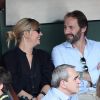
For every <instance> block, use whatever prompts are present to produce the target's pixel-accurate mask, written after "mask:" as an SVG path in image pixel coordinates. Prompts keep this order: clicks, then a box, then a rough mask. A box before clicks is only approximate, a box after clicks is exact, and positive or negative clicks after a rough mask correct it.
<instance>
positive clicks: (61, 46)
mask: <svg viewBox="0 0 100 100" xmlns="http://www.w3.org/2000/svg"><path fill="white" fill-rule="evenodd" d="M68 44H69V43H68V42H67V41H65V42H63V43H61V44H59V45H56V46H55V47H54V48H53V49H55V48H57V49H59V48H65V47H67V45H68Z"/></svg>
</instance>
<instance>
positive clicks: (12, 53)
mask: <svg viewBox="0 0 100 100" xmlns="http://www.w3.org/2000/svg"><path fill="white" fill-rule="evenodd" d="M16 52H17V48H16V47H15V48H12V49H9V50H8V51H6V52H5V53H4V54H3V57H9V56H10V57H11V56H15V55H16Z"/></svg>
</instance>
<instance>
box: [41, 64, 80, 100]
mask: <svg viewBox="0 0 100 100" xmlns="http://www.w3.org/2000/svg"><path fill="white" fill-rule="evenodd" d="M79 84H80V80H79V74H78V73H77V72H76V71H75V69H74V66H71V65H67V64H63V65H60V66H58V67H56V68H55V70H54V71H53V74H52V81H51V86H52V88H51V89H50V90H49V91H48V92H47V94H46V96H44V97H43V99H42V100H70V97H71V95H73V94H75V93H77V92H78V90H79Z"/></svg>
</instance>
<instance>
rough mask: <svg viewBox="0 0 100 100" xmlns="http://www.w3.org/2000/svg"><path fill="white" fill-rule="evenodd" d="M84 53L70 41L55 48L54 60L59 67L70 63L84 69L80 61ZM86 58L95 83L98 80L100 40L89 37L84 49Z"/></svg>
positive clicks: (78, 69) (78, 68)
mask: <svg viewBox="0 0 100 100" xmlns="http://www.w3.org/2000/svg"><path fill="white" fill-rule="evenodd" d="M81 57H82V54H81V53H80V52H79V50H78V49H77V48H73V47H72V45H71V44H70V43H69V42H67V41H66V42H64V43H62V44H60V45H58V46H56V47H54V48H53V51H52V60H53V63H54V65H55V67H57V66H58V65H61V64H69V65H74V66H76V67H75V69H76V71H83V64H82V63H81V62H80V59H81ZM84 58H85V59H86V64H87V66H88V70H89V74H90V76H91V79H92V82H93V84H95V83H96V82H97V79H98V77H99V71H98V70H97V65H98V63H100V42H96V41H93V40H88V39H87V44H86V46H85V50H84Z"/></svg>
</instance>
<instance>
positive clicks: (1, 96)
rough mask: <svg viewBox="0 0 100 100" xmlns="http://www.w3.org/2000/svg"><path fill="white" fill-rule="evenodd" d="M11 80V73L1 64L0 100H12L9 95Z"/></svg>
mask: <svg viewBox="0 0 100 100" xmlns="http://www.w3.org/2000/svg"><path fill="white" fill-rule="evenodd" d="M11 82H12V80H11V74H10V73H9V72H8V71H6V70H5V69H4V68H3V67H2V66H0V100H11V97H10V96H9V95H8V90H9V89H10V85H11Z"/></svg>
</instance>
